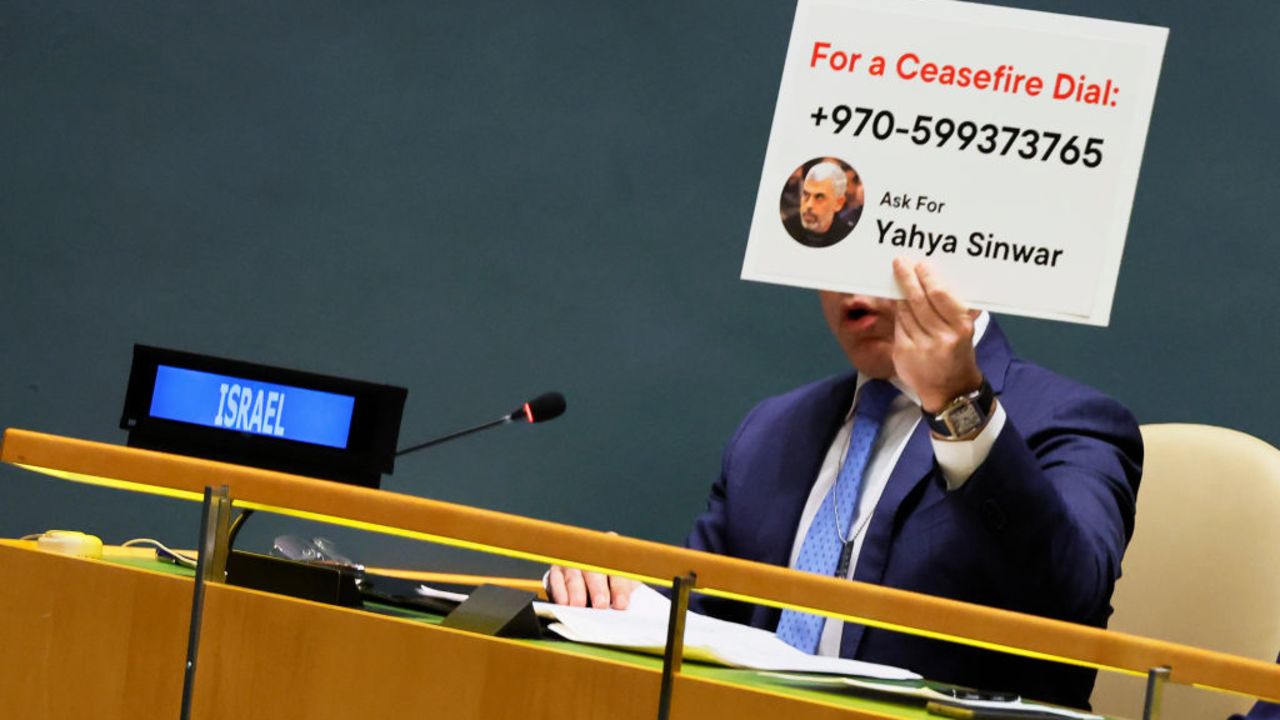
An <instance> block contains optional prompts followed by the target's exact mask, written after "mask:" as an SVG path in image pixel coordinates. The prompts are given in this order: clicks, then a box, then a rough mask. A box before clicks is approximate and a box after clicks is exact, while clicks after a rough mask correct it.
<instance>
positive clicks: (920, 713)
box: [108, 558, 1114, 720]
mask: <svg viewBox="0 0 1280 720" xmlns="http://www.w3.org/2000/svg"><path fill="white" fill-rule="evenodd" d="M108 562H112V563H115V564H118V565H127V566H130V567H134V568H138V569H141V570H150V571H153V572H161V573H165V574H169V575H181V576H185V577H193V576H194V575H195V572H194V571H193V570H190V569H188V568H184V567H180V566H178V565H174V564H172V563H167V562H161V561H159V560H152V559H142V558H109V559H108ZM364 609H365V610H366V611H368V612H373V613H377V614H380V615H387V616H392V617H397V618H402V619H406V620H413V621H416V622H421V623H425V624H428V625H436V624H439V623H440V621H441V619H442V617H441V616H439V615H433V614H430V613H425V612H419V611H415V610H406V609H404V608H397V607H392V606H389V605H381V604H377V603H365V607H364ZM524 642H528V643H529V644H531V645H536V646H538V647H545V648H547V649H550V650H556V651H560V652H568V653H574V654H577V655H586V656H590V657H597V658H602V659H606V660H613V661H616V662H621V663H628V664H631V665H636V666H639V667H647V668H653V669H654V670H661V669H662V658H659V657H656V656H653V655H644V654H640V653H633V652H628V651H625V650H615V649H613V648H606V647H599V646H596V645H583V644H581V643H574V642H569V641H566V640H526V641H524ZM681 672H683V673H684V674H687V675H690V676H692V677H698V678H706V679H708V680H715V681H718V682H724V683H729V684H733V685H741V686H745V687H750V688H754V689H757V690H761V691H764V692H770V693H775V694H778V695H787V696H790V697H796V698H802V699H805V700H810V701H813V702H819V703H824V704H827V705H835V706H839V707H847V708H851V709H858V710H863V711H871V712H876V713H880V714H881V715H884V716H885V717H886V718H915V719H918V720H919V719H923V720H937V719H938V718H939V717H940V716H938V715H930V714H929V713H927V712H925V710H924V707H922V706H920V705H909V704H904V703H897V702H887V701H884V700H878V699H873V698H869V697H866V696H863V695H856V694H854V693H852V692H837V691H831V690H811V689H807V688H803V687H796V686H793V685H788V684H786V683H783V682H782V681H779V680H774V679H771V678H768V677H765V676H763V675H760V674H759V673H757V672H755V671H754V670H739V669H734V668H725V667H718V666H714V665H704V664H702V663H695V662H686V663H684V664H683V669H682V670H681ZM935 686H936V687H945V686H944V685H941V684H936V685H935ZM1113 720H1114V719H1113Z"/></svg>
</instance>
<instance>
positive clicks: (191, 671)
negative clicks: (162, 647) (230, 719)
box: [178, 485, 231, 720]
mask: <svg viewBox="0 0 1280 720" xmlns="http://www.w3.org/2000/svg"><path fill="white" fill-rule="evenodd" d="M201 508H202V510H201V513H200V543H199V547H200V553H199V556H198V557H197V558H196V583H195V588H194V589H193V590H192V593H191V622H190V625H189V626H188V627H187V665H186V669H185V671H184V673H183V676H182V707H181V709H180V710H179V715H178V717H179V718H180V719H181V720H189V719H190V717H191V698H192V695H193V693H194V691H195V680H196V658H197V657H198V656H199V654H200V625H201V622H202V621H203V619H204V589H205V584H206V583H210V582H215V583H220V582H223V581H225V579H226V574H227V545H228V543H227V535H228V528H229V525H230V518H231V498H230V497H228V495H227V486H226V485H223V486H221V487H219V488H218V489H217V490H214V489H213V488H211V487H207V486H206V487H205V489H204V503H203V504H202V506H201Z"/></svg>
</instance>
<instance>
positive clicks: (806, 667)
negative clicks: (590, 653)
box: [534, 585, 920, 680]
mask: <svg viewBox="0 0 1280 720" xmlns="http://www.w3.org/2000/svg"><path fill="white" fill-rule="evenodd" d="M534 607H535V609H536V610H537V613H538V615H539V616H540V617H546V618H551V619H554V620H555V622H554V623H552V624H551V625H550V626H549V628H550V629H551V631H552V632H555V633H556V634H558V635H560V636H561V637H563V638H565V639H566V640H572V641H574V642H580V643H587V644H591V645H605V646H609V647H616V648H623V649H626V650H634V651H636V652H643V653H648V654H652V655H661V654H662V652H663V648H664V647H665V646H666V640H667V616H668V613H669V612H670V601H669V600H667V598H666V597H664V596H663V595H661V594H659V593H658V592H657V591H655V590H653V589H652V588H650V587H648V586H644V585H641V586H639V587H637V588H636V590H635V592H634V593H633V594H632V595H631V604H630V606H629V607H628V609H626V610H594V609H591V608H574V607H566V606H563V605H553V604H551V603H534ZM684 658H685V659H686V660H692V661H696V662H706V663H713V664H716V665H724V666H727V667H734V668H746V669H750V670H773V671H782V672H811V673H827V674H834V675H853V676H858V677H868V678H878V679H881V680H917V679H919V678H920V676H919V675H918V674H916V673H913V672H911V671H909V670H903V669H901V668H896V667H890V666H888V665H877V664H875V663H867V662H861V661H858V660H848V659H845V658H835V657H825V656H820V655H809V654H808V653H804V652H801V651H800V650H797V649H795V648H793V647H791V646H790V645H788V644H786V643H785V642H783V641H781V640H779V639H778V637H777V636H776V635H774V634H773V633H771V632H768V631H766V630H760V629H759V628H753V627H748V626H746V625H739V624H737V623H731V622H726V621H724V620H717V619H715V618H711V617H707V616H706V615H700V614H698V613H694V612H690V613H689V614H688V615H687V616H686V620H685V634H684Z"/></svg>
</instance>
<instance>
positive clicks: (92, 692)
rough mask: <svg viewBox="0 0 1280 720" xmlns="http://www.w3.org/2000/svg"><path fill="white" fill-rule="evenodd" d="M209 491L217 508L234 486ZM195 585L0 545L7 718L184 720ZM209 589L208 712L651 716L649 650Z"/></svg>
mask: <svg viewBox="0 0 1280 720" xmlns="http://www.w3.org/2000/svg"><path fill="white" fill-rule="evenodd" d="M0 460H3V461H4V462H8V463H12V464H15V465H19V466H22V467H26V468H28V469H31V470H35V471H38V472H42V473H46V474H49V475H54V476H56V477H59V478H62V479H65V480H71V481H76V482H88V483H95V484H100V485H107V486H111V487H116V488H121V489H126V490H133V491H139V492H149V493H157V494H162V495H166V496H170V497H178V498H186V499H194V500H199V499H202V498H204V497H206V490H208V489H211V488H219V489H220V491H221V493H224V494H221V495H220V497H226V498H230V502H234V504H235V505H237V506H240V507H244V508H249V509H260V510H267V511H271V512H277V513H282V514H288V515H295V516H299V517H304V518H308V519H313V520H320V521H324V522H332V523H337V524H342V525H349V526H352V527H357V528H362V529H365V530H370V531H374V532H381V533H387V534H393V535H399V536H403V537H408V538H413V539H418V540H424V541H428V542H437V543H445V544H450V545H455V546H458V547H465V548H470V549H476V550H482V551H487V552H495V553H500V554H504V555H508V556H513V557H520V558H525V559H529V560H534V561H540V562H557V563H562V564H566V565H574V566H577V567H583V568H587V569H594V570H601V571H606V572H612V573H616V574H623V575H627V576H630V577H633V578H636V579H639V580H643V581H646V582H651V583H657V584H671V581H672V578H675V577H686V576H689V575H690V574H691V573H693V574H696V590H697V591H698V592H704V593H707V594H710V595H715V596H719V597H727V598H734V599H743V600H748V601H751V602H760V603H764V604H768V605H773V606H775V607H784V608H795V609H799V610H804V611H808V612H816V613H820V614H823V615H826V616H829V617H834V618H838V619H841V620H844V621H848V622H857V623H861V624H864V625H869V626H873V627H881V628H887V629H891V630H895V631H900V632H907V633H914V634H920V635H925V636H928V637H933V638H938V639H944V640H949V641H953V642H959V643H965V644H970V645H976V646H979V647H985V648H991V649H996V650H1000V651H1002V652H1011V653H1015V654H1020V655H1025V656H1030V657H1036V658H1041V659H1048V660H1056V661H1059V662H1067V663H1073V664H1078V665H1084V666H1090V667H1097V668H1100V669H1102V670H1106V671H1113V672H1125V673H1130V674H1138V675H1143V674H1146V673H1147V671H1148V670H1151V669H1153V668H1158V667H1162V666H1167V667H1169V668H1171V671H1170V672H1169V674H1168V677H1169V679H1170V680H1171V681H1173V682H1177V683H1183V684H1188V685H1196V686H1199V687H1204V688H1208V689H1215V690H1224V691H1233V692H1238V693H1244V694H1247V695H1250V696H1255V697H1259V696H1260V697H1265V698H1268V699H1272V700H1280V667H1277V666H1275V665H1273V664H1271V663H1265V662H1261V661H1258V660H1252V659H1248V658H1242V657H1236V656H1233V655H1228V654H1225V653H1219V652H1212V651H1207V650H1203V649H1199V648H1194V647H1190V646H1186V645H1179V644H1176V643H1170V642H1164V641H1160V640H1153V639H1150V638H1143V637H1137V636H1133V635H1126V634H1123V633H1118V632H1110V631H1106V630H1100V629H1098V628H1093V627H1085V626H1081V625H1074V624H1071V623H1065V622H1061V621H1057V620H1049V619H1047V618H1042V617H1036V616H1031V615H1025V614H1021V613H1013V612H1007V611H1003V610H996V609H994V608H989V607H983V606H979V605H971V604H968V603H961V602H957V601H953V600H948V599H945V598H939V597H932V596H928V595H920V594H917V593H911V592H906V591H902V590H896V589H893V588H887V587H881V586H876V585H868V584H866V583H859V582H849V581H845V580H837V579H835V578H829V577H819V576H817V575H813V574H810V573H803V572H798V571H794V570H790V569H786V568H780V567H775V566H771V565H763V564H760V563H753V562H748V561H745V560H740V559H737V558H729V557H723V556H718V555H712V554H708V553H703V552H697V551H693V550H688V549H685V548H678V547H672V546H668V545H662V544H659V543H653V542H648V541H644V540H639V539H636V538H627V537H619V536H615V535H611V534H608V533H602V532H596V531H591V530H584V529H581V528H574V527H569V526H565V525H560V524H556V523H550V522H544V521H540V520H534V519H531V518H524V517H519V516H515V515H508V514H504V513H497V512H492V511H487V510H481V509H477V508H470V507H465V506H460V505H454V504H450V503H443V502H439V501H434V500H429V499H425V498H418V497H411V496H407V495H401V494H397V493H391V492H386V491H381V490H373V489H369V488H363V487H355V486H349V485H342V484H339V483H333V482H326V481H322V480H316V479H313V478H306V477H300V476H296V475H288V474H285V473H278V472H271V471H266V470H259V469H255V468H248V467H243V466H238V465H229V464H225V463H218V462H212V461H207V460H200V459H196V458H189V457H183V456H177V455H170V454H167V453H158V452H151V451H146V450H138V449H134V448H127V447H121V446H117V445H108V444H103V443H95V442H89V441H84V440H77V439H74V438H66V437H59V436H55V435H46V434H42V433H35V432H30V431H25V430H16V429H12V428H11V429H8V430H6V431H5V433H4V440H3V445H2V446H0ZM206 502H207V505H206V517H209V515H208V512H209V508H210V507H213V504H212V503H211V502H210V501H206ZM219 502H220V506H219V507H220V508H221V510H220V512H221V513H222V514H221V515H220V517H222V518H223V519H224V520H225V517H226V513H225V512H223V511H225V510H226V509H227V502H228V501H226V500H221V501H219ZM210 527H212V525H210ZM219 532H223V531H219ZM216 535H217V533H214V534H211V535H209V536H208V537H209V538H213V537H215V536H216ZM210 543H211V544H209V545H208V548H209V549H210V551H211V554H212V555H214V556H216V555H218V554H219V553H220V552H225V547H226V538H225V533H224V534H223V536H222V540H221V544H220V545H219V544H218V543H217V542H213V541H210ZM216 565H217V563H216V562H215V563H214V567H216ZM206 577H216V573H214V574H212V575H207V576H206ZM195 585H196V583H195V582H193V580H192V579H191V578H188V577H179V576H175V575H173V574H170V573H164V572H157V571H155V570H150V569H146V568H139V567H128V566H125V565H121V564H118V563H111V562H104V561H91V560H80V559H74V558H65V557H61V556H54V555H50V554H46V553H43V552H41V551H38V550H34V549H30V548H29V547H24V546H21V545H19V544H15V543H14V542H0V720H6V719H7V718H8V717H14V718H22V719H23V720H43V719H44V718H50V719H54V718H56V719H59V720H61V719H62V718H75V719H76V720H80V719H82V718H94V719H95V720H96V719H98V718H105V719H110V718H127V719H128V720H136V719H139V718H153V717H154V718H176V717H178V716H179V714H180V713H179V709H180V704H181V696H182V687H183V675H184V671H185V658H186V648H187V634H188V628H189V627H190V626H191V618H192V596H193V587H194V586H195ZM202 587H204V603H203V614H202V616H201V617H202V619H201V622H200V623H199V624H198V625H197V626H196V627H198V628H199V630H200V644H199V654H198V656H197V662H196V673H195V676H194V683H193V684H192V685H191V686H190V687H193V688H194V692H193V695H192V703H191V709H192V712H191V717H193V718H199V719H200V720H210V719H212V718H234V719H235V720H243V719H245V718H272V719H273V720H277V719H280V720H289V719H291V718H308V719H316V720H323V719H326V718H334V719H335V720H350V719H351V718H353V717H356V716H359V717H360V718H362V720H363V719H364V718H393V717H399V716H400V715H401V714H403V713H410V714H411V716H429V717H441V718H449V719H450V720H453V719H455V718H456V719H458V720H463V719H467V718H477V719H479V718H484V719H489V718H506V717H511V718H517V717H518V718H597V717H609V718H653V717H656V716H657V708H658V693H659V685H660V669H659V668H660V663H659V662H658V661H657V660H656V659H652V658H642V657H639V656H634V655H630V654H626V653H617V652H609V651H604V650H595V649H586V648H583V647H581V646H576V645H571V644H568V643H559V642H548V641H541V642H525V641H511V640H502V639H495V638H490V637H483V636H479V635H472V634H466V633H462V632H458V631H454V630H450V629H446V628H441V627H435V626H433V625H431V624H429V623H425V622H423V621H422V620H421V619H420V618H416V619H409V618H404V617H399V618H397V617H389V616H385V615H378V614H373V613H369V612H363V611H357V610H348V609H342V608H335V607H331V606H326V605H320V604H316V603H310V602H305V601H301V600H295V599H292V598H288V597H283V596H279V595H272V594H267V593H261V592H256V591H252V590H246V589H243V588H236V587H230V586H227V585H224V584H221V583H219V582H217V581H215V580H209V581H205V582H204V583H203V585H202ZM672 698H673V699H672V704H671V717H675V718H690V719H691V720H692V719H697V720H702V719H703V718H711V717H715V718H718V717H728V718H733V720H749V719H750V718H770V719H772V718H776V717H787V718H790V717H805V718H828V717H830V718H835V717H840V718H911V717H917V718H918V717H924V715H923V714H922V711H920V710H918V709H911V708H906V707H903V706H898V705H891V704H884V703H876V702H870V701H867V700H864V699H855V698H849V697H843V696H837V695H834V694H827V693H819V692H812V691H803V690H797V689H793V688H788V687H785V686H781V685H774V684H770V683H769V682H768V681H765V680H763V679H760V678H758V677H756V676H755V675H754V674H752V673H748V672H742V671H733V670H724V669H714V668H707V667H703V666H698V665H694V664H691V663H689V664H686V665H685V666H684V670H683V671H682V672H680V673H679V674H677V675H676V676H675V678H674V686H673V693H672Z"/></svg>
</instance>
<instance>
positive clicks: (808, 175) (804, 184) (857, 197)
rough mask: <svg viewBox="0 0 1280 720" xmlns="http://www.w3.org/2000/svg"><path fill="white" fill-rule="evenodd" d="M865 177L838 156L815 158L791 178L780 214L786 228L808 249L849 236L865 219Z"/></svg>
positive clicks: (798, 168)
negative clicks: (863, 213)
mask: <svg viewBox="0 0 1280 720" xmlns="http://www.w3.org/2000/svg"><path fill="white" fill-rule="evenodd" d="M863 197H864V193H863V187H862V178H861V177H860V176H859V175H858V171H857V170H854V169H853V166H852V165H850V164H849V163H847V162H845V161H844V160H841V159H840V158H836V157H819V158H813V159H812V160H809V161H808V162H806V163H804V164H803V165H800V166H799V167H797V168H796V169H795V170H793V171H792V172H791V174H790V175H788V176H787V179H786V181H785V182H784V183H783V186H782V199H781V202H780V203H779V211H780V213H781V217H782V226H783V227H784V228H786V231H787V234H788V235H790V236H791V237H792V239H794V240H795V241H796V242H798V243H800V244H801V245H804V246H806V247H812V248H823V247H830V246H832V245H835V244H836V243H838V242H840V241H841V240H843V239H845V238H846V237H848V235H849V233H850V232H852V231H853V228H854V226H856V225H857V224H858V219H859V218H861V217H862V203H863Z"/></svg>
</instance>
